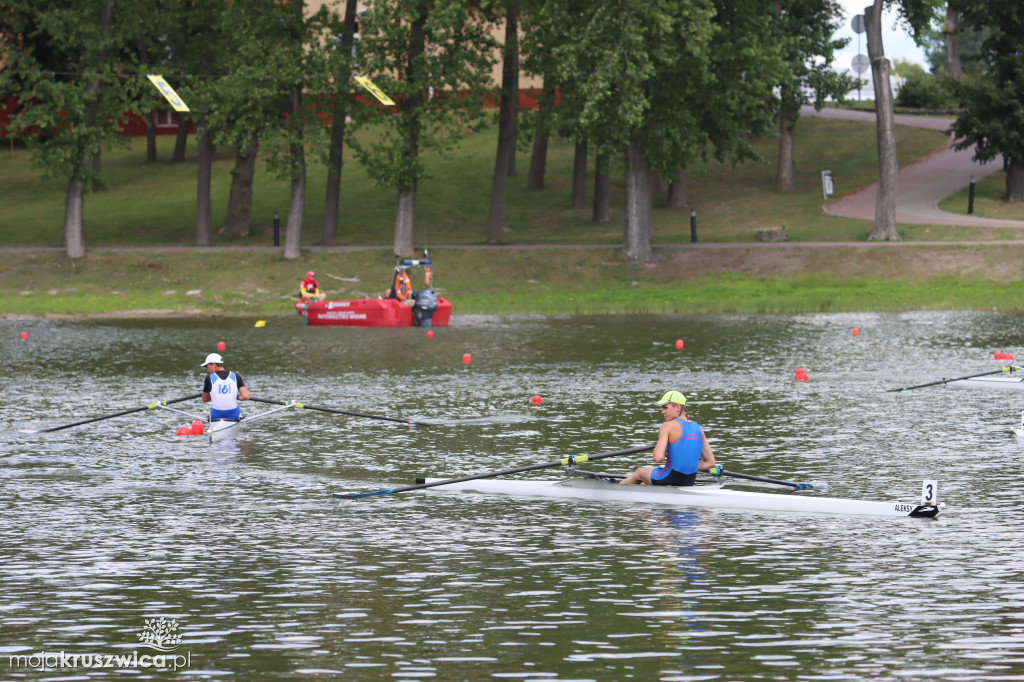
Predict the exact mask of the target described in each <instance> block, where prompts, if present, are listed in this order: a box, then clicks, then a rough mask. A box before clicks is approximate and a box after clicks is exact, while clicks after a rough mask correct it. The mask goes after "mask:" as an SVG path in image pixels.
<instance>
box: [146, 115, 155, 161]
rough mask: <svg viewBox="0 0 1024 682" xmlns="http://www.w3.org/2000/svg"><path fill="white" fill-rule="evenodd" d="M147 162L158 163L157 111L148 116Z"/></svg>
mask: <svg viewBox="0 0 1024 682" xmlns="http://www.w3.org/2000/svg"><path fill="white" fill-rule="evenodd" d="M146 163H156V112H155V111H151V112H149V116H147V117H146Z"/></svg>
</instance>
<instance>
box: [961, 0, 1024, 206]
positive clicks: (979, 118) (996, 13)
mask: <svg viewBox="0 0 1024 682" xmlns="http://www.w3.org/2000/svg"><path fill="white" fill-rule="evenodd" d="M963 16H964V22H965V24H967V25H968V26H971V27H974V28H978V29H982V28H984V29H988V30H989V31H991V33H990V34H989V36H988V38H986V39H985V41H984V43H983V44H982V47H983V49H984V51H985V52H986V53H987V54H988V55H989V65H988V67H987V68H986V69H985V70H984V71H983V72H982V73H981V74H979V75H977V76H973V77H964V79H963V80H961V81H960V82H959V83H958V85H957V86H956V94H957V97H958V98H959V99H960V101H961V104H962V106H964V107H965V108H966V109H965V111H964V113H962V114H960V115H959V116H957V119H956V121H955V122H954V123H953V127H952V132H953V134H954V135H956V137H957V141H956V143H955V144H954V148H956V149H970V148H971V147H974V159H975V160H976V161H981V162H983V163H984V162H988V161H992V160H994V159H995V158H996V157H998V156H1000V155H1002V156H1003V160H1004V164H1005V168H1006V197H1005V198H1006V201H1010V202H1017V201H1024V69H1021V55H1022V54H1024V13H1022V12H1021V6H1020V3H1019V2H1018V1H1017V0H977V2H974V3H971V4H970V5H969V6H968V7H965V8H964V15H963Z"/></svg>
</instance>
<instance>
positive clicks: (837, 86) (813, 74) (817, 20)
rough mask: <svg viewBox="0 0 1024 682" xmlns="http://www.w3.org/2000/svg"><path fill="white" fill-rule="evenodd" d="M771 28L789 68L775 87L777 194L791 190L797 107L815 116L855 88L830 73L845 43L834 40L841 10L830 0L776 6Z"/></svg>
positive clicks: (843, 76) (787, 1) (847, 79)
mask: <svg viewBox="0 0 1024 682" xmlns="http://www.w3.org/2000/svg"><path fill="white" fill-rule="evenodd" d="M776 8H777V13H776V16H775V24H776V28H777V29H778V36H779V37H778V40H779V41H780V44H781V46H782V49H783V56H784V58H785V60H786V63H787V65H788V67H789V68H788V69H787V71H786V72H785V73H784V79H783V81H782V82H781V83H780V84H779V105H780V106H779V156H778V165H777V168H776V173H775V189H776V191H779V192H791V191H793V189H794V188H795V170H794V157H795V150H796V138H795V135H794V130H795V128H796V124H797V121H798V119H799V117H800V107H802V106H803V105H804V104H809V103H813V104H814V108H815V109H817V110H818V111H820V110H821V108H822V107H823V106H824V103H825V100H827V99H836V100H842V99H844V98H845V97H846V94H847V93H848V92H850V90H852V89H853V88H854V87H855V86H856V83H855V81H854V79H853V78H851V77H850V76H849V75H847V74H840V73H837V72H836V71H834V70H833V69H832V66H831V65H832V62H833V61H834V58H835V51H836V50H838V49H842V48H843V47H845V46H846V44H847V43H848V42H849V39H842V40H835V39H833V38H832V36H833V35H834V34H835V32H836V30H837V29H838V28H839V17H840V12H841V8H840V7H839V5H838V3H836V2H835V1H834V0H785V1H783V2H779V3H778V4H777V5H776Z"/></svg>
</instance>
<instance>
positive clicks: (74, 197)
mask: <svg viewBox="0 0 1024 682" xmlns="http://www.w3.org/2000/svg"><path fill="white" fill-rule="evenodd" d="M83 165H84V160H83ZM84 194H85V183H84V182H83V181H82V180H80V179H79V178H76V177H72V178H70V179H69V180H68V191H67V198H66V201H65V204H64V246H65V247H66V248H67V254H68V258H81V257H82V256H84V255H85V230H84V228H83V225H84V222H85V220H84V217H83V213H84V210H85V200H84V198H83V197H84Z"/></svg>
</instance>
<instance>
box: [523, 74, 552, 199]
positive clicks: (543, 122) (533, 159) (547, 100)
mask: <svg viewBox="0 0 1024 682" xmlns="http://www.w3.org/2000/svg"><path fill="white" fill-rule="evenodd" d="M551 82H552V81H551V79H550V78H548V77H546V76H545V78H544V87H543V89H542V90H541V93H540V101H539V102H538V110H537V127H536V128H534V131H533V153H532V154H530V171H529V174H528V175H527V176H526V189H528V190H541V189H544V171H545V169H546V168H547V163H548V138H549V137H550V127H549V125H548V120H549V117H550V116H551V110H552V109H553V108H554V101H555V92H554V85H551V84H550V83H551Z"/></svg>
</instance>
